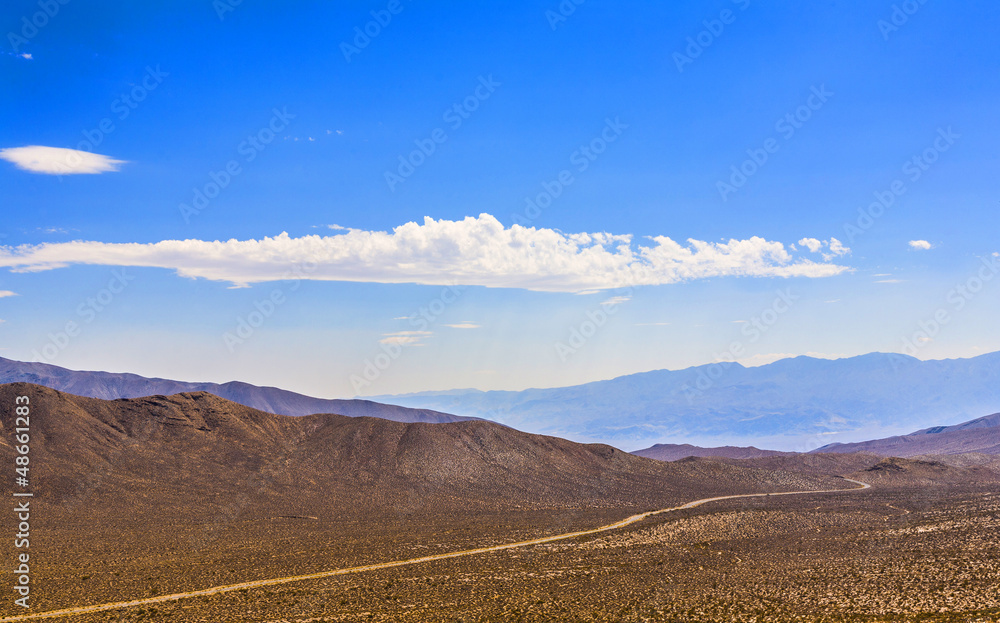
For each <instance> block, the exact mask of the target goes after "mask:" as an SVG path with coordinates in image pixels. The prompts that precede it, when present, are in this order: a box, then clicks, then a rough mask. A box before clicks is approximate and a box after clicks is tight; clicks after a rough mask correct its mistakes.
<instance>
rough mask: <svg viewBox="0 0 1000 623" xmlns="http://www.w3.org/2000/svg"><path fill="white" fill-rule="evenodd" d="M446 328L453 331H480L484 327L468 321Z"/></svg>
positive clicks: (448, 325)
mask: <svg viewBox="0 0 1000 623" xmlns="http://www.w3.org/2000/svg"><path fill="white" fill-rule="evenodd" d="M444 326H446V327H451V328H452V329H479V328H481V327H482V326H483V325H480V324H476V323H475V322H469V321H468V320H465V321H462V322H459V323H457V324H446V325H444Z"/></svg>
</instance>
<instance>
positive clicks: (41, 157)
mask: <svg viewBox="0 0 1000 623" xmlns="http://www.w3.org/2000/svg"><path fill="white" fill-rule="evenodd" d="M0 158H3V159H4V160H7V161H9V162H13V163H14V165H15V166H17V168H19V169H23V170H25V171H31V172H32V173H45V174H47V175H76V174H82V173H90V174H93V173H107V172H110V171H117V170H118V167H119V165H121V164H125V160H115V159H114V158H111V157H109V156H103V155H101V154H93V153H90V152H89V151H80V150H78V149H66V148H64V147H43V146H41V145H28V146H26V147H8V148H6V149H0Z"/></svg>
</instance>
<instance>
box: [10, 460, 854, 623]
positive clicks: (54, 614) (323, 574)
mask: <svg viewBox="0 0 1000 623" xmlns="http://www.w3.org/2000/svg"><path fill="white" fill-rule="evenodd" d="M844 480H847V481H848V482H853V483H855V484H857V485H860V486H859V487H857V488H854V489H825V490H822V491H784V492H780V493H744V494H741V495H722V496H719V497H714V498H703V499H701V500H695V501H693V502H688V503H687V504H684V505H681V506H673V507H671V508H661V509H660V510H655V511H648V512H645V513H639V514H638V515H632V516H631V517H627V518H625V519H622V520H621V521H619V522H616V523H613V524H608V525H606V526H600V527H598V528H592V529H590V530H580V531H578V532H567V533H565V534H557V535H554V536H546V537H541V538H538V539H531V540H528V541H518V542H516V543H505V544H503V545H493V546H491V547H480V548H478V549H466V550H462V551H458V552H449V553H447V554H434V555H432V556H422V557H420V558H408V559H406V560H394V561H392V562H380V563H377V564H374V565H363V566H360V567H347V568H344V569H334V570H332V571H320V572H318V573H308V574H306V575H293V576H289V577H285V578H271V579H268V580H254V581H252V582H242V583H240V584H227V585H225V586H213V587H212V588H205V589H201V590H197V591H189V592H186V593H174V594H171V595H160V596H159V597H149V598H146V599H136V600H133V601H116V602H112V603H106V604H96V605H93V606H80V607H78V608H65V609H63V610H50V611H48V612H38V613H34V614H22V615H18V616H12V617H5V618H3V619H0V622H3V621H28V620H33V619H55V618H58V617H68V616H73V615H79V614H90V613H94V612H105V611H107V610H118V609H120V608H132V607H135V606H148V605H152V604H158V603H163V602H166V601H177V600H178V599H188V598H191V597H204V596H206V595H217V594H219V593H229V592H232V591H238V590H242V589H249V588H260V587H262V586H274V585H276V584H289V583H291V582H302V581H305V580H318V579H320V578H329V577H333V576H335V575H347V574H349V573H361V572H364V571H375V570H377V569H388V568H391V567H403V566H406V565H416V564H419V563H422V562H430V561H432V560H444V559H446V558H458V557H459V556H473V555H475V554H485V553H487V552H498V551H500V550H505V549H513V548H515V547H526V546H528V545H541V544H542V543H551V542H553V541H562V540H564V539H572V538H574V537H578V536H586V535H588V534H597V533H598V532H607V531H608V530H616V529H618V528H623V527H625V526H628V525H631V524H634V523H636V522H638V521H642V520H643V519H646V518H647V517H651V516H653V515H659V514H661V513H669V512H671V511H677V510H683V509H686V508H694V507H695V506H701V505H702V504H707V503H709V502H717V501H719V500H732V499H736V498H758V497H765V496H778V495H807V494H817V493H844V492H847V491H861V490H862V489H869V488H871V485H869V484H867V483H864V482H861V481H859V480H851V479H850V478H845V479H844Z"/></svg>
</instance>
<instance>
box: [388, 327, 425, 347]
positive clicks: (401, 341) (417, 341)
mask: <svg viewBox="0 0 1000 623" xmlns="http://www.w3.org/2000/svg"><path fill="white" fill-rule="evenodd" d="M431 335H434V333H433V332H432V331H396V332H395V333H383V334H382V339H381V340H379V342H380V343H382V344H395V345H398V346H423V342H422V341H421V340H423V338H425V337H429V336H431Z"/></svg>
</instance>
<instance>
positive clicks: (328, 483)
mask: <svg viewBox="0 0 1000 623" xmlns="http://www.w3.org/2000/svg"><path fill="white" fill-rule="evenodd" d="M19 395H26V396H29V397H30V399H31V413H32V416H31V429H32V447H31V457H32V458H31V461H32V466H33V470H32V475H33V478H34V477H36V476H37V483H38V489H37V490H38V491H39V492H40V493H41V494H42V495H43V496H44V497H47V498H48V499H55V500H64V501H72V500H74V499H77V498H79V497H80V489H81V486H82V484H81V483H83V486H84V488H86V486H85V481H86V480H87V478H88V477H89V475H92V474H103V480H102V481H101V483H100V486H99V487H97V488H94V490H92V491H88V492H87V496H85V497H86V498H87V500H90V499H91V498H93V499H97V498H101V499H107V498H108V497H111V498H113V499H116V500H129V508H130V509H131V510H133V511H134V510H135V509H137V508H140V507H146V506H148V507H149V508H153V507H163V506H164V505H167V506H169V505H171V504H177V505H180V506H191V505H194V506H198V505H202V506H206V505H207V506H210V505H212V504H213V503H214V502H213V500H214V499H215V498H216V497H217V496H232V495H236V494H238V495H244V496H250V498H252V499H253V506H260V507H277V506H280V507H286V508H287V507H288V506H289V505H290V504H291V505H293V506H295V507H296V508H297V511H296V512H302V513H304V514H313V515H316V514H323V513H326V514H329V513H330V509H331V505H334V506H335V507H336V508H337V509H338V512H345V510H344V509H347V510H350V511H357V512H362V511H364V512H363V513H362V514H364V513H366V512H376V511H377V509H379V508H394V507H396V506H398V505H399V504H400V503H401V501H403V502H405V500H407V499H409V498H410V497H412V496H413V495H418V496H420V497H421V499H422V503H424V504H439V505H445V506H447V505H452V506H454V505H456V504H457V505H459V506H461V507H462V508H466V507H469V506H470V505H472V506H475V505H480V506H481V505H486V506H491V507H492V506H496V505H512V504H519V505H520V504H527V505H543V506H544V505H551V504H560V505H571V506H575V505H590V506H627V507H634V506H636V505H640V504H651V503H656V502H659V501H662V500H664V499H670V500H673V499H682V498H684V497H686V496H689V495H691V494H693V493H698V494H701V493H713V492H727V491H733V490H739V491H754V490H762V489H763V490H772V489H782V488H789V489H794V488H810V487H812V486H816V487H817V488H819V487H820V486H829V485H830V484H831V482H837V481H836V480H831V479H821V478H811V477H803V476H797V475H793V474H788V473H783V472H776V471H768V470H756V469H752V468H745V467H740V466H728V465H722V464H718V463H711V462H704V463H701V464H698V465H678V464H672V463H663V462H659V461H654V460H651V459H646V458H642V457H637V456H633V455H630V454H628V453H625V452H622V451H620V450H617V449H615V448H612V447H610V446H606V445H601V444H587V445H584V444H578V443H574V442H571V441H567V440H565V439H559V438H555V437H545V436H540V435H532V434H528V433H522V432H519V431H516V430H513V429H510V428H507V427H505V426H502V425H499V424H494V423H492V422H486V421H481V420H471V421H464V422H451V423H443V424H428V423H421V422H417V423H404V422H392V421H389V420H384V419H379V418H367V417H360V418H349V417H345V416H340V415H332V414H319V415H310V416H302V417H289V416H281V415H275V414H270V413H265V412H263V411H259V410H255V409H251V408H249V407H246V406H243V405H239V404H236V403H233V402H230V401H227V400H224V399H222V398H219V397H217V396H213V395H212V394H208V393H205V392H194V393H181V394H176V395H172V396H151V397H146V398H137V399H119V400H112V401H107V400H100V399H95V398H86V397H80V396H73V395H71V394H66V393H62V392H57V391H55V390H51V389H48V388H44V387H40V386H37V385H31V384H26V383H13V384H6V385H2V386H0V404H3V405H12V404H14V398H15V397H16V396H19ZM0 413H2V415H0V423H2V427H3V437H2V440H3V441H2V442H0V460H7V459H8V458H10V457H11V456H12V455H13V449H12V447H11V445H10V440H11V438H12V433H13V430H12V428H13V426H14V422H13V418H14V415H13V412H12V410H10V409H4V410H2V412H0ZM834 486H836V485H834ZM119 503H120V502H119ZM245 505H246V503H245Z"/></svg>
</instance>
